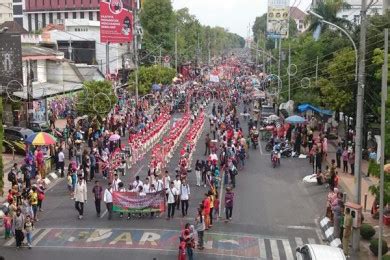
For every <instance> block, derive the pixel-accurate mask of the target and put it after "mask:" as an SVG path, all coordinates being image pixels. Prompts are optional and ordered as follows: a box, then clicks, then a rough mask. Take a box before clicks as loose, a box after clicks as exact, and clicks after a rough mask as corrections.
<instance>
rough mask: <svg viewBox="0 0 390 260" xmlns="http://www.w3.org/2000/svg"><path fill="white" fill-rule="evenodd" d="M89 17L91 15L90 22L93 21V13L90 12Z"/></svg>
mask: <svg viewBox="0 0 390 260" xmlns="http://www.w3.org/2000/svg"><path fill="white" fill-rule="evenodd" d="M88 15H89V20H91V21H92V20H93V13H92V12H88Z"/></svg>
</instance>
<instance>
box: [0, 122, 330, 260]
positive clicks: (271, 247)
mask: <svg viewBox="0 0 390 260" xmlns="http://www.w3.org/2000/svg"><path fill="white" fill-rule="evenodd" d="M178 116H179V117H180V115H178ZM242 122H243V123H244V121H243V120H242ZM208 129H209V123H208V122H207V123H206V127H205V131H204V132H203V134H202V137H201V138H200V139H199V143H198V145H197V149H196V151H195V155H194V159H193V163H194V162H195V161H196V159H204V156H203V152H204V137H205V134H206V132H207V131H208ZM264 145H265V144H264V143H263V144H262V145H260V147H259V148H258V149H257V150H253V149H251V151H250V158H249V159H248V160H247V164H246V165H245V168H244V169H243V170H241V171H240V173H239V175H238V176H237V186H236V189H235V190H234V192H235V204H234V209H233V220H232V221H231V223H224V221H223V220H218V221H216V223H214V226H213V228H212V230H209V231H208V232H207V233H206V235H205V241H206V245H205V247H206V249H205V250H204V251H203V252H199V251H195V257H196V258H195V259H293V255H295V253H294V251H295V248H296V246H298V245H300V244H304V243H322V240H321V238H320V237H319V234H320V231H319V229H318V226H317V225H316V220H317V219H318V218H319V217H320V216H322V215H323V212H324V207H325V198H326V196H325V194H326V190H325V188H324V187H323V186H317V185H312V186H310V184H309V186H307V185H306V184H303V183H302V181H301V180H302V178H303V177H304V176H305V175H308V174H310V172H311V167H310V165H309V163H308V161H307V160H306V159H297V158H290V159H283V160H282V162H281V166H280V167H277V168H275V169H274V168H272V165H271V162H270V155H269V154H267V153H266V152H265V151H264V149H263V148H262V146H264ZM179 147H181V146H179ZM177 154H178V152H176V158H173V159H172V161H171V163H170V164H169V172H170V175H171V177H174V169H175V168H176V166H177V161H178V158H177ZM147 161H148V156H146V157H145V159H144V160H142V161H141V162H139V163H138V164H137V165H136V166H135V167H133V168H132V169H131V170H130V173H129V174H127V176H125V177H124V178H121V179H122V181H125V183H126V184H128V183H129V182H130V181H133V180H134V176H135V175H137V174H138V175H140V177H141V180H143V179H145V177H146V174H147ZM192 168H194V167H192ZM102 183H105V182H104V181H103V180H102ZM189 183H190V187H191V197H190V208H189V215H190V216H189V217H186V218H182V217H181V214H178V213H179V212H177V213H176V215H175V219H173V220H170V221H167V220H166V219H165V213H164V215H163V216H161V217H158V218H154V219H151V218H139V219H138V218H137V219H131V220H127V219H125V218H123V219H121V218H119V216H118V215H115V216H114V218H113V219H112V220H111V221H109V220H107V218H106V217H107V216H106V215H103V216H102V217H101V218H98V217H96V214H95V209H94V204H93V201H92V194H91V193H89V194H88V195H89V201H88V203H87V205H86V207H85V213H84V219H83V220H78V219H77V216H78V214H77V212H76V210H75V209H74V202H73V201H72V200H71V199H70V198H69V197H68V195H67V193H66V185H65V181H64V180H61V181H60V182H59V183H58V184H57V185H56V186H54V187H53V188H52V189H51V190H50V191H48V193H47V196H46V197H47V199H46V200H45V202H44V210H45V211H44V212H42V214H41V215H40V217H39V218H40V221H39V222H38V223H36V227H37V229H36V230H35V234H34V242H33V249H32V250H28V249H24V248H23V249H21V250H19V251H16V249H15V247H14V242H13V241H12V240H9V241H7V242H6V243H4V244H3V247H1V250H0V252H1V254H2V255H4V256H5V257H6V259H17V258H16V257H21V258H19V259H25V258H28V259H30V260H35V259H37V260H38V259H39V260H42V259H56V260H65V259H85V260H90V259H91V260H92V259H108V258H109V259H111V260H116V259H118V260H119V259H124V258H127V259H154V258H155V259H158V260H160V259H175V258H176V257H177V251H178V250H177V247H178V240H179V239H178V237H179V230H180V228H181V227H183V226H184V224H185V223H186V222H190V223H192V222H193V219H194V216H195V214H196V207H197V205H198V203H199V202H200V201H201V200H202V198H203V194H204V193H205V192H207V190H206V188H203V187H196V186H195V176H194V172H192V173H190V176H189ZM89 186H90V187H89V189H91V188H92V185H91V184H90V185H89ZM221 201H223V199H222V200H221ZM221 215H222V216H223V212H221ZM2 241H4V240H2Z"/></svg>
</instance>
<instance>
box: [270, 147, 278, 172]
mask: <svg viewBox="0 0 390 260" xmlns="http://www.w3.org/2000/svg"><path fill="white" fill-rule="evenodd" d="M271 162H272V167H273V168H275V167H276V165H277V164H279V165H280V159H279V155H278V153H277V152H275V151H274V152H272V154H271Z"/></svg>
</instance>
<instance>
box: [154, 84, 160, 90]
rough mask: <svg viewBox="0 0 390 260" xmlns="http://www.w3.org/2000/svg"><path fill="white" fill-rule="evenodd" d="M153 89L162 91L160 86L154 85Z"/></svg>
mask: <svg viewBox="0 0 390 260" xmlns="http://www.w3.org/2000/svg"><path fill="white" fill-rule="evenodd" d="M152 89H153V90H155V91H157V90H160V89H161V86H160V85H159V84H153V85H152Z"/></svg>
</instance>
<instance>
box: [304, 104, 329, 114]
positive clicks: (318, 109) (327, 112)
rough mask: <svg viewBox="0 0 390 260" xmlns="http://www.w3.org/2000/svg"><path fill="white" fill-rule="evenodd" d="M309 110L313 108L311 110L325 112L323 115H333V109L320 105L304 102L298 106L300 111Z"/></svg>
mask: <svg viewBox="0 0 390 260" xmlns="http://www.w3.org/2000/svg"><path fill="white" fill-rule="evenodd" d="M307 110H311V111H314V112H317V113H320V114H323V115H326V116H332V115H333V111H332V110H326V109H321V108H318V107H315V106H313V105H311V104H307V103H306V104H302V105H299V106H298V111H299V112H305V111H307Z"/></svg>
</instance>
